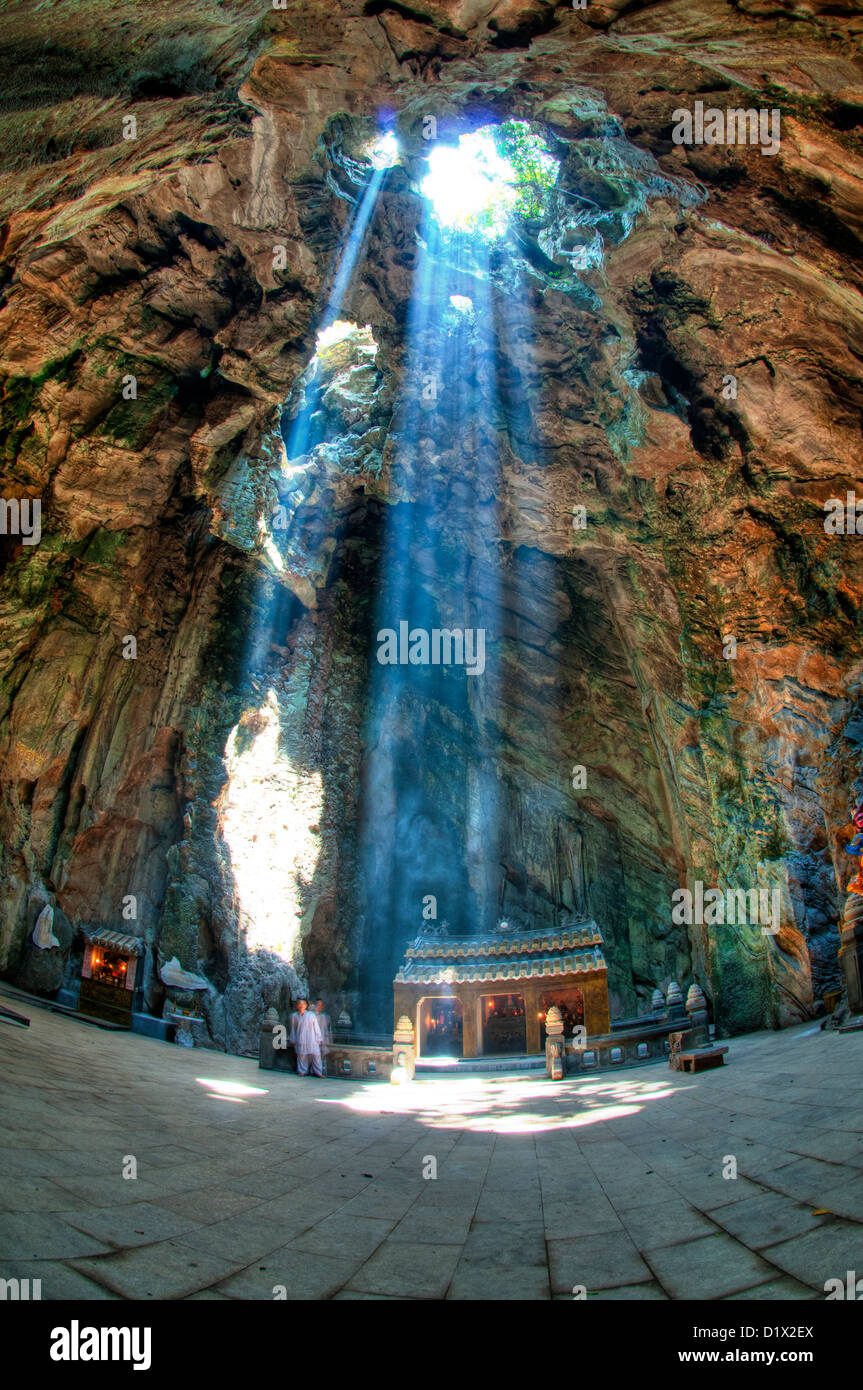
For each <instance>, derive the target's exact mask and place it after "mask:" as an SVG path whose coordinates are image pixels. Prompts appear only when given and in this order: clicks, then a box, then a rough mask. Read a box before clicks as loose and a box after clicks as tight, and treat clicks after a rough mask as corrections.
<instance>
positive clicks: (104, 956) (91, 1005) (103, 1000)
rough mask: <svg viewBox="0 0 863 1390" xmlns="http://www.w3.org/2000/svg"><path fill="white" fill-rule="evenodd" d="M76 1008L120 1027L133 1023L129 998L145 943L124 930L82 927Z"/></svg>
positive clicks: (126, 1026)
mask: <svg viewBox="0 0 863 1390" xmlns="http://www.w3.org/2000/svg"><path fill="white" fill-rule="evenodd" d="M84 938H85V940H86V943H87V944H86V947H85V950H84V960H83V962H82V965H81V992H80V994H79V996H78V1012H79V1013H82V1014H87V1015H88V1016H89V1017H90V1018H99V1019H103V1020H104V1021H105V1022H107V1023H116V1024H119V1026H120V1027H125V1028H130V1027H131V1025H132V1000H133V999H134V997H135V978H136V975H137V972H138V960H139V958H140V957H141V955H142V954H143V951H144V943H143V941H142V940H141V938H140V937H138V936H127V935H126V934H125V933H123V932H116V931H107V930H104V929H99V930H96V931H88V930H87V929H86V928H85V929H84Z"/></svg>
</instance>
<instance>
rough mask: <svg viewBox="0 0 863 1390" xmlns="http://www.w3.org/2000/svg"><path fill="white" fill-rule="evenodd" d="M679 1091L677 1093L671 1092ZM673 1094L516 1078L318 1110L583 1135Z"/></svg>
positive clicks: (377, 1096)
mask: <svg viewBox="0 0 863 1390" xmlns="http://www.w3.org/2000/svg"><path fill="white" fill-rule="evenodd" d="M673 1089H674V1090H678V1089H679V1088H678V1087H675V1088H673ZM671 1094H672V1090H671V1089H670V1088H669V1087H668V1086H667V1085H665V1084H664V1083H659V1082H655V1081H653V1082H651V1081H638V1080H633V1081H622V1080H621V1081H613V1082H607V1083H601V1082H589V1083H587V1084H584V1083H581V1084H579V1083H577V1082H576V1083H572V1082H570V1083H568V1084H567V1083H556V1084H554V1085H553V1084H552V1083H551V1082H549V1081H548V1080H546V1079H543V1080H542V1081H537V1082H529V1081H525V1080H523V1079H521V1078H518V1079H513V1080H511V1081H501V1080H494V1081H491V1080H489V1081H486V1080H478V1079H477V1078H475V1077H473V1078H470V1079H468V1078H466V1077H459V1078H457V1079H452V1080H449V1079H445V1078H443V1077H441V1078H440V1079H435V1080H425V1079H423V1080H421V1081H413V1082H408V1083H407V1084H405V1085H403V1086H400V1087H398V1088H393V1090H392V1091H391V1092H390V1093H389V1094H388V1098H387V1099H384V1098H383V1097H382V1096H381V1088H380V1085H379V1084H377V1085H376V1084H374V1083H372V1084H370V1085H369V1086H366V1087H363V1088H362V1089H361V1090H359V1091H352V1092H351V1094H350V1095H349V1096H347V1097H345V1098H344V1099H339V1098H337V1097H333V1098H332V1099H330V1098H329V1097H327V1098H322V1103H323V1104H328V1105H342V1106H345V1107H346V1108H347V1109H349V1110H354V1111H357V1112H360V1113H371V1114H392V1115H406V1116H407V1115H413V1116H414V1117H415V1118H416V1119H418V1120H419V1121H421V1122H422V1123H423V1124H425V1125H427V1126H428V1127H429V1128H431V1129H452V1128H458V1129H466V1130H470V1131H473V1132H476V1133H482V1132H488V1133H492V1134H540V1133H543V1132H546V1131H549V1130H565V1129H583V1128H584V1127H585V1126H586V1125H594V1124H601V1123H603V1122H604V1121H607V1120H619V1119H622V1118H624V1117H625V1116H628V1115H636V1114H638V1113H639V1111H641V1110H642V1109H643V1108H644V1105H645V1104H647V1103H649V1102H650V1101H652V1100H662V1099H664V1098H665V1097H666V1096H668V1095H671ZM538 1100H542V1101H543V1102H545V1105H546V1106H548V1107H554V1109H555V1110H558V1107H560V1106H561V1105H564V1106H566V1107H567V1113H566V1114H560V1113H556V1114H555V1113H550V1110H549V1111H544V1110H541V1109H539V1108H534V1106H535V1102H536V1101H538Z"/></svg>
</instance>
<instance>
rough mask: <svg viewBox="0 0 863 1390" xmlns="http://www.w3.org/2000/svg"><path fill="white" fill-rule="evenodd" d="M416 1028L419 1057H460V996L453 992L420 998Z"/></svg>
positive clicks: (461, 1037) (461, 1027)
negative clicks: (437, 996) (417, 1025)
mask: <svg viewBox="0 0 863 1390" xmlns="http://www.w3.org/2000/svg"><path fill="white" fill-rule="evenodd" d="M418 1014H419V1018H418V1023H419V1027H418V1029H417V1033H418V1037H419V1049H418V1052H417V1056H419V1057H463V1056H464V1042H463V1025H462V1007H461V1000H460V999H456V998H455V996H454V995H444V996H441V997H439V998H433V999H421V1000H420V1002H419V1009H418Z"/></svg>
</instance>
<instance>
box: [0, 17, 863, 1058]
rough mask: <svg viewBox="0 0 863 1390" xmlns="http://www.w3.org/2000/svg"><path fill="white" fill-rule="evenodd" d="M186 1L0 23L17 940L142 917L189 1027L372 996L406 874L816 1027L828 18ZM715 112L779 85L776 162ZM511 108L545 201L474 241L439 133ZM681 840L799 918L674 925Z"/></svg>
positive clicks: (857, 190) (241, 1044)
mask: <svg viewBox="0 0 863 1390" xmlns="http://www.w3.org/2000/svg"><path fill="white" fill-rule="evenodd" d="M95 9H98V10H100V23H99V24H98V25H95V24H94V22H93V14H94V10H95ZM214 13H215V12H214V11H213V8H212V7H211V6H205V5H204V4H203V3H202V2H201V0H182V2H181V3H180V4H179V5H178V6H174V7H171V12H170V17H169V18H164V17H162V18H153V17H152V16H151V15H150V14H149V12H148V11H147V10H146V7H145V8H143V9H142V7H140V6H137V5H135V4H133V3H132V0H117V3H115V4H112V5H111V6H110V7H109V6H104V14H102V13H101V7H99V6H97V7H94V6H84V5H78V4H76V3H69V4H67V5H65V6H64V7H62V9H61V10H51V11H47V10H45V9H42V10H41V11H40V10H39V9H37V8H32V9H31V8H20V9H19V11H18V12H17V13H16V15H15V16H14V17H12V18H10V19H8V21H7V20H5V19H4V29H6V38H5V44H6V46H7V54H6V56H7V59H8V60H9V61H8V64H7V66H9V68H10V70H12V69H14V70H16V71H18V70H21V71H25V72H27V73H28V74H29V77H28V79H27V81H26V82H24V80H23V79H22V80H21V81H20V83H19V85H18V86H16V85H15V84H14V83H13V85H12V87H11V88H10V92H9V94H8V95H7V100H6V103H5V105H4V110H3V112H2V113H0V150H2V154H3V157H2V164H0V199H2V205H3V213H2V219H3V220H2V250H0V259H2V282H0V283H2V301H0V383H2V402H0V404H2V426H3V462H2V467H3V497H4V498H5V499H13V498H15V499H19V500H20V499H22V498H25V497H26V498H29V499H33V500H35V499H38V500H39V501H40V504H41V522H40V525H41V531H40V535H39V537H38V543H37V544H26V543H25V541H26V540H27V537H26V536H25V535H23V534H20V533H19V534H15V533H13V528H12V526H11V525H10V524H7V525H6V528H5V534H3V535H0V760H2V769H3V777H2V786H0V832H2V833H0V845H2V850H0V858H2V862H1V863H0V879H2V884H3V891H2V895H0V971H2V972H3V973H4V974H5V975H7V976H9V977H10V978H12V979H15V980H17V981H18V982H20V983H22V984H24V983H25V982H26V983H27V987H28V988H34V989H39V990H40V991H42V992H48V993H50V992H51V991H52V990H53V989H56V988H57V987H58V986H59V984H60V982H61V979H62V975H63V970H65V969H67V963H68V961H69V960H70V959H71V960H73V959H74V958H73V957H70V955H69V948H70V947H71V943H72V935H73V933H74V932H75V930H76V929H77V928H78V927H80V926H82V925H87V926H91V927H92V926H107V927H112V928H114V929H117V930H124V931H130V930H133V931H135V932H137V933H139V934H140V935H141V936H142V937H143V938H144V940H145V942H146V945H147V953H146V957H145V961H144V964H143V967H142V978H143V980H144V1001H145V1005H146V1007H148V1008H150V1009H152V1010H153V1011H154V1012H159V1011H160V1009H161V1002H162V987H161V985H160V982H159V977H158V964H159V962H160V961H164V960H166V959H169V958H171V957H173V956H176V957H177V958H178V960H179V962H180V964H181V966H182V967H183V968H184V969H186V970H190V971H193V972H196V973H200V974H202V975H204V976H205V977H206V978H207V980H208V981H209V982H210V989H209V990H208V991H207V996H206V999H205V1001H204V1006H203V1007H204V1013H205V1016H206V1019H207V1023H208V1030H207V1037H206V1041H207V1043H208V1044H209V1045H211V1046H217V1047H222V1048H227V1049H229V1050H232V1051H237V1052H243V1051H248V1052H254V1051H255V1050H256V1047H257V1029H258V1024H259V1021H260V1018H261V1017H262V1015H263V1013H264V1011H265V1010H266V1008H267V1007H268V1006H270V1005H274V1006H275V1007H277V1008H279V1009H280V1011H284V1010H286V1009H287V1007H288V1006H289V1001H290V997H291V995H292V994H296V993H298V992H300V991H301V990H311V991H312V992H313V993H323V994H324V995H325V996H326V997H327V1003H328V1012H329V1013H330V1014H333V1016H335V1015H336V1014H338V1012H339V1011H340V1010H341V1009H342V1008H345V1007H347V1008H348V1009H349V1010H350V1012H351V1014H352V1015H353V1016H354V1018H355V1019H356V1020H357V1023H358V1026H360V1027H361V1028H365V1029H366V1030H369V1029H374V1030H378V1031H389V1029H390V1028H391V1026H392V994H391V982H392V977H393V974H394V972H395V969H396V968H397V966H398V962H399V960H400V957H401V955H402V953H403V950H404V947H405V944H406V943H407V942H408V941H409V940H410V939H411V938H412V937H413V936H415V935H416V931H417V928H418V926H419V924H420V921H421V914H422V911H423V907H424V904H426V903H427V902H428V901H429V900H430V899H434V900H435V901H436V906H437V912H438V917H439V919H440V918H444V917H445V918H446V919H447V920H448V921H449V923H450V924H451V926H452V928H453V929H459V930H465V931H471V930H479V929H488V928H490V927H491V926H493V924H494V922H495V921H497V920H499V918H501V917H506V919H507V920H509V921H510V922H511V923H512V924H513V925H520V924H522V923H524V924H529V923H538V924H543V925H545V924H554V923H558V922H560V921H562V920H563V919H564V918H565V917H571V916H572V915H573V914H575V915H576V916H577V915H578V914H581V913H584V914H587V915H589V916H591V917H593V918H594V919H595V920H596V921H597V922H598V923H599V924H600V926H601V928H602V932H603V937H604V940H605V954H606V959H607V961H608V966H609V985H610V991H611V998H612V1015H613V1016H614V1015H615V1014H617V1015H619V1016H620V1015H625V1016H629V1015H632V1014H634V1013H636V1012H647V1011H648V1010H649V1008H650V1000H651V997H652V995H653V992H654V990H655V989H656V988H657V987H660V988H661V989H662V990H665V989H666V988H667V985H668V983H669V982H670V981H672V980H673V981H678V982H679V983H680V984H681V986H683V988H684V990H685V989H686V988H687V987H688V985H689V984H690V983H691V982H692V981H693V980H696V981H697V982H698V984H699V985H700V986H701V987H702V988H703V989H704V991H705V994H706V995H707V998H708V1005H709V1008H710V1009H711V1011H712V1013H713V1015H714V1016H715V1018H716V1021H717V1023H718V1025H719V1027H720V1030H721V1031H722V1030H726V1031H735V1030H742V1029H746V1028H758V1027H765V1026H780V1025H783V1024H787V1023H791V1022H794V1021H797V1020H800V1019H803V1018H806V1017H809V1016H812V1015H813V1014H814V1013H815V1012H816V1011H817V1005H818V1001H819V1000H820V998H821V995H822V994H823V993H824V992H825V990H826V989H828V988H830V987H831V986H833V985H834V984H835V983H836V982H837V979H838V970H837V963H836V952H837V947H838V936H837V925H836V924H837V918H838V914H839V905H840V902H841V901H842V899H843V896H844V894H843V889H844V886H845V883H846V881H847V879H848V877H850V874H851V872H852V870H851V868H850V867H849V863H850V861H849V860H848V858H847V856H846V855H845V853H844V845H845V843H846V840H845V838H843V835H844V827H845V824H846V822H847V819H848V813H849V808H850V804H851V802H852V801H853V788H854V783H855V779H857V778H859V775H860V753H861V744H863V713H861V710H860V708H859V704H858V703H857V697H858V692H859V682H860V677H861V651H863V649H861V640H860V602H861V591H863V563H861V554H863V540H861V539H860V536H859V535H857V534H856V532H854V533H853V534H846V533H845V532H844V531H837V530H833V531H830V530H828V529H826V527H825V504H826V503H827V502H828V499H830V498H838V499H842V501H843V504H844V501H845V499H846V494H847V493H849V492H852V493H853V492H854V490H855V488H858V489H859V486H860V483H859V467H858V451H859V418H860V407H861V403H863V385H861V378H860V369H859V364H860V360H861V356H863V315H861V307H860V306H861V300H860V291H861V288H863V285H861V278H863V277H861V265H860V259H859V249H860V241H861V229H863V158H861V148H860V142H859V135H858V122H859V120H860V116H861V112H863V92H861V85H860V67H859V51H858V50H859V41H860V36H861V33H863V20H861V18H860V16H859V14H858V13H857V11H856V7H855V6H853V5H852V4H850V3H848V4H844V3H842V2H841V0H831V3H830V4H829V5H828V4H824V5H820V4H812V3H807V4H805V5H803V4H799V5H798V4H795V3H792V0H788V2H787V3H786V0H780V2H779V3H776V4H770V5H762V4H759V3H749V0H740V2H739V3H737V4H735V5H734V6H729V5H727V4H726V3H724V0H694V3H686V4H683V3H682V0H660V3H658V4H650V5H647V4H643V3H639V2H638V0H635V3H633V0H626V3H625V4H624V3H617V0H607V3H603V4H601V5H600V4H598V3H591V4H590V5H589V6H587V7H586V8H585V9H584V10H579V9H574V8H573V7H572V6H569V5H567V6H564V5H554V4H551V3H546V2H545V0H535V2H534V0H525V3H521V0H520V2H519V3H518V4H515V3H510V0H427V2H424V3H423V4H422V5H419V6H411V7H410V11H409V13H408V12H406V11H405V7H403V6H398V7H396V8H387V6H385V5H378V4H374V5H364V4H363V3H361V0H356V3H353V2H351V3H346V4H342V5H339V6H335V7H334V6H332V5H322V4H319V3H317V0H304V3H303V4H302V5H300V4H299V0H288V3H287V8H285V9H284V10H270V11H262V8H261V6H260V5H259V4H257V3H252V2H251V0H223V3H222V4H221V5H220V7H219V10H218V17H217V18H216V17H214ZM61 31H62V32H61ZM46 40H49V42H47V43H46ZM696 101H701V102H703V103H704V106H705V107H716V108H721V109H723V110H724V109H726V108H730V107H754V108H758V109H761V108H763V109H764V110H765V111H767V112H771V111H777V112H779V113H780V116H781V143H780V146H779V149H778V151H777V153H775V154H774V155H765V154H762V153H761V149H760V148H759V147H758V146H757V145H725V144H716V145H710V144H690V145H686V144H675V143H674V141H673V139H672V128H673V126H674V124H675V116H674V113H675V111H678V110H679V109H690V110H691V109H693V107H694V103H695V102H696ZM382 111H387V112H391V113H393V121H394V129H395V131H396V133H397V136H398V140H399V147H400V151H401V153H400V156H399V162H398V164H397V165H396V166H395V167H393V168H392V169H390V170H388V171H385V172H382V173H380V174H379V175H377V177H376V176H375V175H374V173H373V171H372V168H371V165H370V164H369V162H368V158H367V154H366V151H367V150H368V147H369V144H370V142H372V141H373V139H374V138H375V136H376V135H377V134H378V133H379V113H380V112H382ZM507 117H516V118H518V119H521V120H529V121H531V122H535V123H536V124H537V125H538V126H539V127H541V128H542V129H543V130H544V131H545V132H547V134H548V137H549V139H550V140H552V141H553V142H554V146H555V150H556V153H557V156H558V157H559V158H560V160H561V171H562V172H561V187H562V189H563V192H562V193H561V195H560V200H559V202H558V204H557V205H556V207H555V209H554V210H553V214H552V215H550V216H549V217H547V218H546V220H545V223H544V224H543V225H542V226H536V227H530V226H528V227H526V228H524V229H522V233H521V234H520V240H519V241H518V244H517V255H516V257H515V260H514V261H512V262H507V263H504V262H502V261H501V260H500V259H499V258H498V259H495V255H494V254H491V253H490V254H489V257H488V261H487V264H483V265H480V266H478V265H477V264H476V263H475V262H473V263H471V262H470V259H469V258H468V261H464V260H462V262H460V263H458V264H456V263H455V262H454V261H453V258H452V257H448V256H447V254H446V252H445V249H442V248H440V247H439V248H438V250H437V252H435V250H434V248H433V247H431V246H430V243H429V241H428V236H427V233H428V224H427V212H426V210H425V209H424V201H423V199H422V197H421V194H420V190H419V184H420V181H421V179H422V177H423V173H424V169H425V165H424V157H425V155H426V154H427V153H428V149H429V141H428V139H427V138H425V137H427V136H428V134H429V132H430V131H434V132H435V133H436V138H437V139H438V140H446V139H450V140H452V139H454V138H455V137H456V136H457V135H458V134H459V133H460V132H463V131H464V130H466V129H468V128H470V127H475V126H477V125H480V124H483V123H487V122H488V121H490V120H496V119H505V118H507ZM128 118H134V122H133V127H131V128H130V127H129V125H128ZM430 123H431V124H430ZM130 130H132V131H133V133H131V134H130ZM124 136H127V137H129V138H124ZM375 177H376V182H375ZM370 189H373V193H374V196H371V195H370V194H369V190H370ZM366 195H369V196H366ZM354 254H355V257H356V259H355V262H354V265H353V272H352V273H351V274H347V271H346V267H347V265H348V263H349V261H348V258H349V257H350V256H351V255H354ZM430 257H431V258H432V260H433V261H434V265H435V267H436V270H435V274H434V275H431V276H429V275H426V277H425V278H423V275H422V274H421V271H422V269H423V267H426V268H427V267H428V266H429V264H431V261H430V260H429V258H430ZM435 257H436V259H435ZM340 267H342V268H343V269H344V273H343V274H342V277H341V280H339V268H340ZM513 267H514V268H513ZM492 284H496V285H497V286H498V288H499V289H500V291H501V294H500V295H499V296H497V297H496V298H494V302H493V301H492V296H491V292H490V289H489V286H490V285H492ZM453 294H454V295H456V296H457V297H461V298H467V299H470V300H471V301H472V304H473V316H472V317H471V316H470V315H468V314H464V313H461V312H460V311H458V310H457V309H456V310H454V309H453V308H452V306H451V303H450V295H453ZM495 306H496V307H495ZM328 307H329V308H330V309H331V310H332V313H331V314H330V318H333V317H337V318H338V319H339V320H341V321H344V323H345V324H348V325H355V328H353V329H350V330H346V331H345V333H344V334H343V336H342V337H341V338H339V337H338V336H336V338H335V340H332V341H330V342H329V343H327V342H326V341H325V339H323V338H322V339H321V340H320V344H319V345H318V349H317V351H316V333H317V332H318V330H319V329H321V328H322V327H326V326H327V322H326V320H327V309H328ZM577 508H583V519H584V524H583V525H581V526H575V527H574V525H573V522H574V519H575V516H576V509H577ZM4 510H5V511H6V513H7V523H8V522H9V514H8V509H4ZM861 526H863V521H861ZM33 538H34V537H33V536H32V535H31V537H30V539H31V540H32V539H33ZM402 620H404V621H407V622H409V623H412V624H413V623H417V624H419V625H420V626H426V625H427V626H429V627H431V626H438V627H453V626H458V627H462V628H464V627H469V628H473V629H479V628H485V629H486V630H487V639H488V641H487V651H486V667H485V672H484V673H483V675H482V676H475V677H474V676H470V675H468V674H467V673H466V671H465V670H464V668H458V667H450V668H434V667H429V668H422V667H416V668H409V669H408V670H407V671H403V670H402V668H388V667H385V666H381V664H380V662H379V661H378V660H377V659H376V655H377V650H378V644H377V640H376V637H377V633H378V631H379V630H380V629H382V628H395V629H398V624H399V622H400V621H402ZM390 677H392V679H391V678H390ZM578 768H581V769H583V773H584V775H583V777H580V776H578V775H577V773H576V769H578ZM859 789H860V784H859V782H858V790H859ZM696 881H700V882H701V883H702V884H703V885H704V887H705V888H709V887H712V886H719V887H721V888H723V889H725V888H726V887H728V888H731V889H737V888H739V889H743V890H753V889H763V890H765V892H767V893H773V892H778V894H779V901H780V904H781V912H780V919H779V922H778V924H777V927H778V929H777V930H776V931H770V932H765V931H764V930H763V925H764V924H763V923H761V922H752V921H746V922H740V921H739V920H736V921H734V922H728V921H723V922H709V921H708V922H698V921H696V922H691V923H686V922H679V921H675V920H674V916H673V912H672V895H673V893H674V891H675V889H678V888H680V887H686V886H689V887H690V888H692V887H693V885H694V884H695V882H696ZM37 890H38V891H41V892H42V893H43V894H46V895H47V896H46V897H44V898H43V901H47V900H49V898H50V900H51V901H53V902H55V903H56V906H57V909H58V910H57V911H56V912H55V929H56V923H57V922H58V921H60V922H65V923H66V924H67V926H68V937H69V944H68V946H67V944H66V942H65V933H66V928H65V927H64V935H61V933H60V932H59V931H58V933H57V934H58V936H60V937H61V941H62V942H63V943H64V944H63V952H64V953H65V955H64V954H62V953H61V952H57V954H58V960H59V964H58V965H56V966H55V965H54V964H50V962H49V963H40V962H39V961H38V960H37V959H36V958H35V956H34V954H33V951H35V949H36V948H33V951H31V949H30V947H29V946H28V944H27V939H28V934H29V932H30V931H31V930H32V926H33V922H34V920H35V914H34V913H33V907H34V905H35V899H34V893H35V892H36V891H37ZM36 954H37V955H38V956H42V955H44V956H46V957H49V956H51V955H53V954H54V953H53V952H46V953H39V952H36ZM49 964H50V969H49ZM61 966H62V968H61ZM69 968H71V967H69ZM34 972H35V973H34ZM40 972H41V973H40ZM58 972H59V973H58ZM201 1031H202V1030H201Z"/></svg>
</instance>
